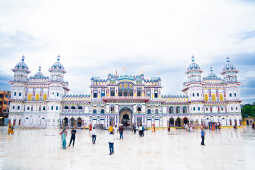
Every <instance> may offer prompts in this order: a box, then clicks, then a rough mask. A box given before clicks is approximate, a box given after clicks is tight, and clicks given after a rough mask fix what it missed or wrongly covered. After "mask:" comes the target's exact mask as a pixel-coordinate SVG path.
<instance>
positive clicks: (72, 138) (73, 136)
mask: <svg viewBox="0 0 255 170" xmlns="http://www.w3.org/2000/svg"><path fill="white" fill-rule="evenodd" d="M75 134H76V130H75V128H72V131H71V138H70V143H69V147H70V146H71V144H72V143H73V147H74V142H75Z"/></svg>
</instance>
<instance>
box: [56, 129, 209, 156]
mask: <svg viewBox="0 0 255 170" xmlns="http://www.w3.org/2000/svg"><path fill="white" fill-rule="evenodd" d="M137 129H138V132H139V136H141V137H142V136H144V130H145V129H144V127H143V126H142V125H141V126H139V127H138V128H136V127H135V126H133V131H134V134H136V130H137ZM152 130H153V131H154V132H155V127H154V129H153V128H152ZM108 131H109V133H108V137H107V141H108V144H109V151H110V153H109V154H110V155H112V154H113V153H114V141H115V140H116V136H115V135H114V134H117V132H119V135H120V136H119V139H120V140H123V132H124V127H123V125H120V126H119V128H117V126H115V127H114V126H110V127H109V128H108ZM168 132H170V127H168ZM89 133H90V135H91V138H92V144H95V143H96V129H95V127H92V125H91V126H89ZM60 135H61V142H62V148H63V149H66V148H67V146H66V145H67V142H66V138H67V129H66V128H63V130H62V131H61V132H60ZM75 138H76V129H75V128H72V130H71V137H70V142H69V145H68V147H70V146H71V145H73V147H74V144H75ZM204 141H205V131H204V127H203V126H201V145H205V142H204Z"/></svg>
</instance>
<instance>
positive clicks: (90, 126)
mask: <svg viewBox="0 0 255 170" xmlns="http://www.w3.org/2000/svg"><path fill="white" fill-rule="evenodd" d="M91 131H92V124H91V123H90V124H89V133H90V132H91Z"/></svg>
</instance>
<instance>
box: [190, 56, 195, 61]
mask: <svg viewBox="0 0 255 170" xmlns="http://www.w3.org/2000/svg"><path fill="white" fill-rule="evenodd" d="M191 61H192V63H194V62H195V57H194V55H192V57H191Z"/></svg>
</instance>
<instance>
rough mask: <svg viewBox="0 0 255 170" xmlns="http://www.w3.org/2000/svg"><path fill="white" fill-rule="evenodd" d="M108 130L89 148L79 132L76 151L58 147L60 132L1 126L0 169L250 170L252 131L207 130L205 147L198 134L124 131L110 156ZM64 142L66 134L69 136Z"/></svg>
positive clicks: (254, 138) (254, 132)
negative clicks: (11, 129) (10, 130)
mask: <svg viewBox="0 0 255 170" xmlns="http://www.w3.org/2000/svg"><path fill="white" fill-rule="evenodd" d="M106 135H107V132H106V131H101V130H98V131H97V141H96V144H95V145H93V144H92V142H91V138H90V135H89V133H88V131H87V130H78V132H77V138H76V143H75V147H74V148H72V147H71V148H68V149H67V150H62V149H61V144H60V142H61V141H60V135H59V130H54V129H41V130H38V129H37V130H36V129H29V130H28V129H27V130H25V129H15V134H14V135H13V136H8V135H7V128H6V127H0V170H2V169H3V170H14V169H15V170H16V169H18V170H40V169H42V170H46V169H48V170H49V169H54V170H58V169H59V170H67V169H73V170H79V169H86V170H88V169H94V170H97V169H103V170H108V169H122V170H123V169H127V170H136V169H137V170H140V169H147V170H150V169H151V170H155V169H162V170H166V169H176V170H193V169H194V170H200V169H201V170H202V169H203V170H204V169H206V170H216V169H217V170H241V169H242V170H253V169H254V164H253V162H254V153H255V147H254V146H255V130H252V129H250V128H240V129H238V130H234V129H222V130H221V131H206V140H205V143H206V146H201V145H200V131H199V130H195V131H193V132H186V131H184V130H177V131H176V132H175V133H174V134H171V135H168V133H167V131H166V130H160V131H156V133H151V131H146V132H145V137H143V138H141V137H139V136H138V135H134V134H133V133H132V132H129V131H127V132H126V131H124V140H123V141H120V140H117V141H116V142H115V154H114V155H112V156H110V155H109V151H108V143H107V139H106ZM67 138H68V142H69V138H70V131H69V132H68V137H67Z"/></svg>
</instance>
